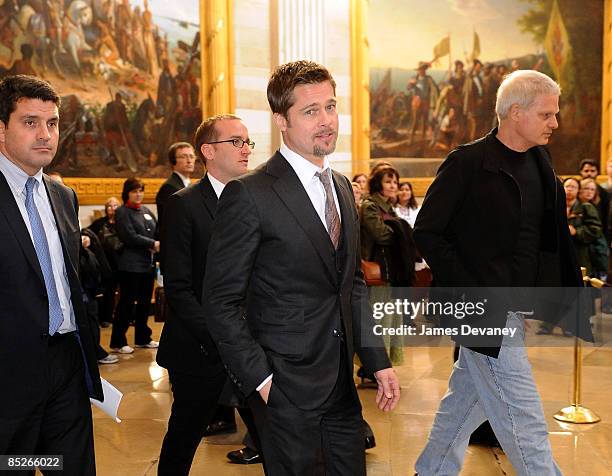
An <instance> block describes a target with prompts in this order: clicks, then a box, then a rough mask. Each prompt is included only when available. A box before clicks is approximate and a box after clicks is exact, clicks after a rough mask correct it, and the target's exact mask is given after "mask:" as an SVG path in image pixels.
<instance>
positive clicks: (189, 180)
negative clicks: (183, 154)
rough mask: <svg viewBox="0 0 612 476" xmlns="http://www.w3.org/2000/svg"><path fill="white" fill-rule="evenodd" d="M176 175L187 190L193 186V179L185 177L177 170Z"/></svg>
mask: <svg viewBox="0 0 612 476" xmlns="http://www.w3.org/2000/svg"><path fill="white" fill-rule="evenodd" d="M174 173H175V174H176V175H178V176H179V178H180V179H181V181H182V182H183V185H184V186H185V188H187V187H189V186H190V185H191V179H190V178H189V177H185V176H184V175H183V174H182V173H180V172H177V171H176V170H175V171H174Z"/></svg>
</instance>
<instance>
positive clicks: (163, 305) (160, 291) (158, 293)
mask: <svg viewBox="0 0 612 476" xmlns="http://www.w3.org/2000/svg"><path fill="white" fill-rule="evenodd" d="M169 312H170V309H169V307H168V300H167V299H166V292H165V291H164V288H163V287H159V286H158V287H156V288H155V314H154V319H155V322H166V320H167V319H168V313H169Z"/></svg>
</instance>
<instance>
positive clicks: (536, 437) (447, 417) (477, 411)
mask: <svg viewBox="0 0 612 476" xmlns="http://www.w3.org/2000/svg"><path fill="white" fill-rule="evenodd" d="M506 327H507V328H514V329H516V332H515V334H514V337H511V336H509V335H508V336H504V339H503V342H502V346H501V350H500V353H499V356H498V358H493V357H489V356H486V355H484V354H479V353H477V352H473V351H471V350H469V349H467V348H465V347H461V349H460V352H459V360H458V361H457V362H456V363H455V365H454V367H453V372H452V374H451V377H450V381H449V384H448V391H447V393H446V395H445V396H444V398H443V399H442V401H441V402H440V407H439V408H438V412H437V413H436V418H435V420H434V424H433V427H432V429H431V433H430V435H429V440H428V441H427V445H426V446H425V449H424V450H423V452H422V453H421V455H420V456H419V458H418V460H417V462H416V471H417V472H418V474H419V476H434V475H435V476H445V475H457V474H459V472H460V471H461V466H462V464H463V458H464V456H465V451H466V449H467V446H468V443H469V439H470V435H471V434H472V432H473V431H474V430H475V429H476V428H478V427H479V426H480V425H481V424H482V423H483V422H484V421H485V420H487V419H488V420H489V422H490V423H491V427H492V428H493V431H494V432H495V436H497V439H498V440H499V442H500V444H501V446H502V448H503V450H504V451H505V453H506V455H507V456H508V459H509V460H510V462H511V463H512V465H513V466H514V469H515V471H516V473H517V474H518V475H521V476H523V475H524V476H548V475H551V476H552V475H561V470H560V469H559V467H558V466H557V464H556V463H555V461H554V460H553V457H552V451H551V448H550V442H549V441H548V430H547V428H546V421H545V418H544V412H543V409H542V403H541V401H540V396H539V394H538V390H537V388H536V386H535V382H534V380H533V375H532V373H531V364H530V363H529V360H528V359H527V351H526V350H525V346H524V343H525V323H524V320H523V315H522V314H521V313H519V312H509V313H508V320H507V322H506Z"/></svg>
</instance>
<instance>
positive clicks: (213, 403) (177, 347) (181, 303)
mask: <svg viewBox="0 0 612 476" xmlns="http://www.w3.org/2000/svg"><path fill="white" fill-rule="evenodd" d="M195 143H196V150H197V151H198V153H199V154H200V157H201V158H202V159H203V160H204V162H205V164H206V168H207V173H206V175H205V176H204V178H203V179H202V180H201V181H200V182H199V183H198V184H196V185H192V186H190V187H187V188H185V189H183V190H181V191H179V192H177V193H176V194H174V195H173V196H172V197H170V198H169V200H168V202H167V208H166V211H167V215H166V220H164V222H163V225H162V229H161V255H162V258H163V260H162V273H163V275H164V287H165V289H166V296H167V299H168V303H169V306H170V315H169V318H168V320H167V321H166V323H165V324H164V328H163V330H162V334H161V339H160V343H159V350H158V352H157V362H158V363H159V365H161V366H162V367H165V368H167V369H168V374H169V376H170V383H171V385H172V393H173V396H174V402H173V404H172V413H171V415H170V421H169V422H168V432H167V433H166V436H165V437H164V442H163V445H162V449H161V455H160V460H159V474H160V475H162V474H164V475H165V474H167V475H187V474H188V473H189V468H190V467H191V463H192V460H193V456H194V454H195V451H196V449H197V447H198V444H199V443H200V439H201V438H202V432H203V430H204V428H206V426H207V425H208V424H209V423H210V422H211V419H212V418H213V414H214V413H215V409H216V407H217V401H218V400H219V396H220V394H221V391H222V389H223V387H224V386H225V384H226V381H227V374H226V373H225V369H224V368H223V365H222V363H221V359H220V357H219V353H218V352H217V348H216V346H215V344H214V343H213V341H212V339H211V337H210V334H209V332H208V329H207V326H206V316H205V311H204V309H203V307H202V283H203V281H204V272H205V269H206V253H207V251H208V244H209V241H210V237H211V234H212V228H213V221H214V218H215V213H216V208H217V200H218V197H219V195H221V192H222V190H223V188H224V187H225V184H226V183H227V182H228V181H229V180H230V179H232V178H234V177H237V176H238V175H242V174H244V173H246V171H247V166H248V158H249V155H250V154H251V149H250V147H251V145H252V144H253V143H252V142H251V141H250V139H249V137H248V131H247V128H246V127H245V125H244V123H243V122H242V121H241V120H240V118H238V117H236V116H233V115H222V116H215V117H212V118H210V119H208V120H206V121H204V122H203V123H202V124H201V125H200V127H199V128H198V130H197V132H196V135H195ZM232 412H233V409H232Z"/></svg>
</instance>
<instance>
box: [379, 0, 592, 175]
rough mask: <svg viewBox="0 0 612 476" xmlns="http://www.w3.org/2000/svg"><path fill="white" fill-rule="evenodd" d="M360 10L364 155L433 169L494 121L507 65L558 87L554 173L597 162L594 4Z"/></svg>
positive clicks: (410, 4) (542, 0)
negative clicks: (365, 65) (363, 15)
mask: <svg viewBox="0 0 612 476" xmlns="http://www.w3.org/2000/svg"><path fill="white" fill-rule="evenodd" d="M368 15H369V17H368V22H369V27H368V30H369V31H368V36H369V41H370V121H371V131H372V132H371V159H373V160H379V159H383V158H384V159H387V160H393V161H395V162H394V163H396V165H397V166H398V167H399V168H400V170H401V171H402V175H408V176H431V175H433V174H435V171H436V170H437V167H438V165H439V163H440V161H441V160H442V158H443V157H445V156H446V154H448V152H449V151H450V150H452V149H453V148H455V147H456V146H457V145H459V144H462V143H465V142H469V141H471V140H474V139H477V138H479V137H481V136H483V135H484V134H486V133H487V132H489V131H490V130H491V129H492V128H493V127H495V125H496V121H497V119H496V117H495V111H494V109H495V97H496V93H497V89H498V88H499V84H500V82H501V80H502V78H503V77H504V75H505V74H507V73H509V72H511V71H514V70H516V69H536V70H539V71H541V72H543V73H546V74H548V75H549V76H551V77H552V78H554V79H555V80H556V81H558V82H559V83H560V85H561V87H562V91H563V92H562V96H561V100H560V114H559V124H560V127H559V130H558V131H557V132H556V133H555V134H553V136H552V139H551V142H550V149H551V152H552V157H553V160H554V165H555V168H556V170H557V172H558V173H560V174H572V173H576V171H577V168H578V164H579V162H580V160H581V159H583V158H585V157H591V158H595V159H598V158H599V156H600V136H601V75H602V73H601V62H602V36H603V2H601V1H600V0H584V1H581V2H575V1H573V0H473V1H469V2H465V1H461V0H430V1H428V2H422V1H419V0H377V1H373V2H370V8H369V12H368Z"/></svg>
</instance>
